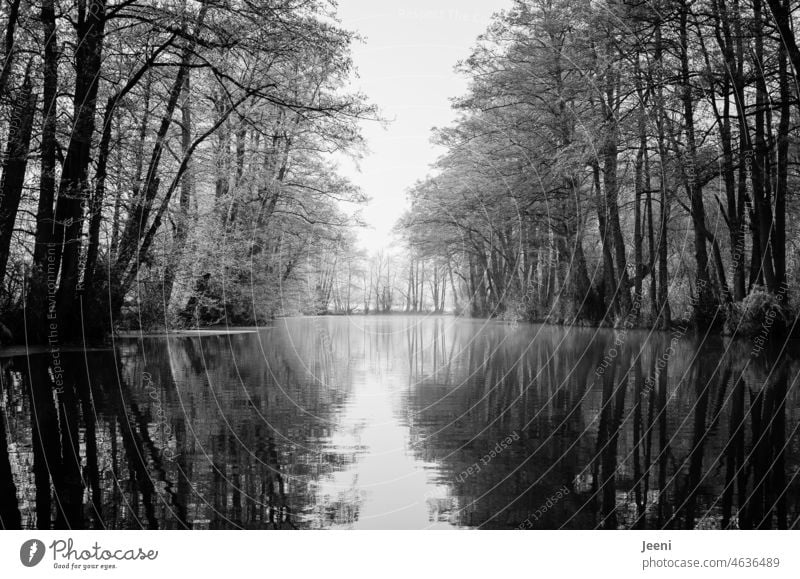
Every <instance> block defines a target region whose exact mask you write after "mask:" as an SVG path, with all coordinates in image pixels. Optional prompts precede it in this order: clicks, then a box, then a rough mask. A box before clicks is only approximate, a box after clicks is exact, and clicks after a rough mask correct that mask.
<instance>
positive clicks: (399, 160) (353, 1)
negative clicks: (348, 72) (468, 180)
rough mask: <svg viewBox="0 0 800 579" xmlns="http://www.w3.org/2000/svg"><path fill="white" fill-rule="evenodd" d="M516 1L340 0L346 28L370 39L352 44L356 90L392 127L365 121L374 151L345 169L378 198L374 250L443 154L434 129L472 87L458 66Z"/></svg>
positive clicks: (372, 212)
mask: <svg viewBox="0 0 800 579" xmlns="http://www.w3.org/2000/svg"><path fill="white" fill-rule="evenodd" d="M510 3H511V2H510V0H488V1H487V0H428V1H424V0H399V1H393V2H390V1H387V0H339V17H340V18H341V20H342V25H343V26H344V27H345V28H347V29H350V30H354V31H357V32H359V33H360V34H361V35H362V36H364V37H365V42H364V43H360V44H356V45H354V47H353V60H354V63H355V65H356V68H357V69H358V74H359V78H357V79H355V87H356V88H357V89H358V90H360V91H362V92H364V93H365V94H367V95H368V96H369V98H370V99H371V101H372V102H373V103H375V104H377V105H378V106H379V107H380V109H381V111H382V114H383V116H384V118H387V119H390V120H391V121H392V122H391V123H390V124H389V126H388V128H386V129H383V128H381V127H380V126H379V125H378V124H376V123H364V124H363V129H364V136H365V137H366V139H367V142H368V146H369V148H370V151H371V152H370V154H369V156H368V157H366V158H365V159H364V160H363V161H362V162H361V172H360V173H357V172H356V171H355V170H354V169H353V168H351V167H348V166H343V167H342V168H343V173H344V174H346V175H348V176H349V177H350V178H351V179H352V180H353V181H354V182H355V183H356V184H358V185H360V186H361V188H362V189H363V190H364V192H365V193H366V194H367V195H369V196H370V197H372V201H371V203H370V204H369V206H368V207H366V208H365V209H364V210H363V212H362V213H363V215H364V218H365V220H366V221H367V222H368V223H369V224H370V226H371V229H370V230H368V231H365V232H363V233H362V234H361V238H362V242H363V243H364V245H365V246H366V247H368V248H369V249H377V248H379V247H383V246H386V245H388V244H389V243H390V237H389V230H390V229H391V228H392V225H393V224H394V223H395V221H396V220H397V218H398V217H399V216H400V215H401V214H402V212H403V211H404V210H405V208H406V196H405V191H406V189H407V188H408V187H410V186H411V185H413V184H414V182H415V181H416V180H418V179H421V178H422V177H424V176H425V174H426V173H427V172H428V165H429V164H430V163H431V162H432V161H434V160H435V159H436V157H437V156H438V155H439V154H440V153H441V150H439V149H437V148H436V147H434V146H433V145H431V143H430V136H431V131H430V130H431V128H432V127H434V126H445V125H447V124H448V123H449V122H450V121H451V120H452V119H453V113H452V111H451V110H450V101H449V99H450V98H451V97H454V96H459V95H461V94H463V93H464V91H465V89H466V80H465V79H464V78H463V77H461V76H460V75H457V74H456V73H455V72H454V70H453V67H454V65H455V64H456V63H457V62H458V61H459V60H461V59H464V58H466V57H467V56H469V54H470V50H471V48H472V46H473V44H474V42H475V39H476V38H477V36H478V35H479V34H481V33H482V32H484V30H485V29H486V27H487V26H488V24H489V21H490V18H491V15H492V13H494V12H496V11H498V10H500V9H503V8H507V7H508V6H509V5H510ZM345 165H346V164H345Z"/></svg>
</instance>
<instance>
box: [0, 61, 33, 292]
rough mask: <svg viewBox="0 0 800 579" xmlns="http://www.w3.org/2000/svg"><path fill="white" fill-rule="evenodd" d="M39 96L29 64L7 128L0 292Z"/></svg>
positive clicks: (0, 200) (0, 205) (0, 186)
mask: <svg viewBox="0 0 800 579" xmlns="http://www.w3.org/2000/svg"><path fill="white" fill-rule="evenodd" d="M36 98H37V96H36V95H35V94H34V92H33V83H32V82H31V75H30V65H29V66H28V70H26V71H25V79H24V80H23V82H22V86H21V87H20V89H19V91H18V93H17V95H16V98H15V101H14V106H13V108H12V111H11V118H12V119H13V120H12V122H11V126H10V129H9V132H8V143H7V144H6V151H5V163H4V164H3V176H2V178H0V292H2V291H3V285H2V281H3V279H5V274H6V265H7V264H8V257H9V252H10V251H11V238H12V237H13V236H14V223H15V221H16V219H17V210H18V209H19V202H20V200H21V198H22V186H23V184H24V181H25V169H26V167H27V165H28V150H29V148H30V143H31V131H32V128H33V115H34V113H35V112H36Z"/></svg>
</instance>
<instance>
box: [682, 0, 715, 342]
mask: <svg viewBox="0 0 800 579" xmlns="http://www.w3.org/2000/svg"><path fill="white" fill-rule="evenodd" d="M688 21H689V4H688V2H687V0H683V2H682V3H681V7H680V28H679V31H680V61H681V77H680V79H681V80H680V82H681V86H680V89H681V101H682V104H683V114H684V123H685V131H686V148H687V157H688V169H687V171H686V173H687V175H686V177H687V184H686V189H687V192H688V194H689V200H690V203H691V214H692V215H691V216H692V223H693V225H694V245H695V262H696V265H697V270H696V291H697V295H696V296H695V300H696V301H695V305H694V314H693V316H694V321H695V323H696V324H697V325H698V326H700V327H706V326H707V325H708V324H709V323H711V320H712V318H713V315H714V312H713V309H714V303H713V297H712V292H711V287H710V278H709V274H708V248H707V246H706V236H705V230H706V227H705V219H706V217H705V206H704V204H703V189H702V185H701V184H700V181H699V179H698V175H697V171H698V166H697V142H696V140H695V125H694V102H693V97H692V85H691V76H690V73H689V25H688Z"/></svg>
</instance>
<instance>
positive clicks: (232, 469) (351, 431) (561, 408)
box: [0, 316, 800, 529]
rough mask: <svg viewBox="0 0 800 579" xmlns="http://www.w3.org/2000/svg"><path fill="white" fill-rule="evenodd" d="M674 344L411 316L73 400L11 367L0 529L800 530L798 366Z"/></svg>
mask: <svg viewBox="0 0 800 579" xmlns="http://www.w3.org/2000/svg"><path fill="white" fill-rule="evenodd" d="M670 340H671V336H669V335H649V336H648V335H647V334H644V333H638V332H633V331H629V332H627V333H626V334H625V335H624V336H623V339H620V335H619V334H615V333H614V332H612V331H608V330H600V331H598V330H589V329H578V328H573V329H569V330H568V329H564V328H553V327H543V326H518V327H512V326H508V325H503V324H499V323H495V322H490V323H486V322H483V321H477V320H456V319H451V318H426V319H423V318H406V317H399V316H398V317H369V318H360V317H359V318H349V319H348V318H324V319H317V320H309V319H296V320H286V321H283V322H280V323H278V324H277V325H276V327H275V328H272V329H268V330H264V331H261V332H259V333H242V334H230V335H222V336H206V337H202V338H199V337H183V338H170V339H166V338H146V339H141V340H123V341H120V342H118V343H117V344H116V346H115V348H114V349H109V350H90V351H85V352H84V351H73V352H62V354H61V366H62V370H63V376H62V375H58V376H56V375H55V374H54V372H53V367H52V359H51V357H50V355H49V354H47V353H42V354H31V355H29V356H23V355H19V356H7V357H4V358H0V364H2V396H1V397H0V423H2V425H3V429H2V430H0V496H1V497H2V500H0V524H2V527H3V528H40V529H48V528H76V529H79V528H151V529H156V528H165V529H191V528H217V529H227V528H259V529H265V528H266V529H292V528H301V529H302V528H327V527H341V526H344V527H356V526H364V525H371V526H379V527H380V526H382V525H385V526H393V525H401V526H410V527H418V528H424V527H431V526H467V527H480V528H517V527H520V526H521V525H524V524H525V522H526V521H528V526H529V527H532V528H549V529H554V528H580V529H600V528H602V529H615V528H639V529H644V528H689V529H691V528H741V529H751V528H778V529H787V528H795V527H796V526H798V491H799V490H800V488H798V482H797V481H796V476H797V472H798V467H799V466H800V465H799V464H798V459H799V458H800V457H799V456H798V453H800V445H798V432H797V430H798V424H799V423H800V404H798V396H797V388H796V387H795V386H796V381H797V377H798V364H797V361H796V360H794V359H790V358H788V357H786V356H785V355H784V357H783V358H782V359H777V358H775V357H770V356H769V354H768V353H764V354H762V355H761V357H757V358H754V357H752V356H751V355H750V349H749V347H748V346H747V344H744V343H739V342H732V341H730V340H722V339H716V340H708V341H706V342H705V343H703V344H699V343H697V342H696V341H694V340H692V339H690V338H688V337H685V338H682V339H681V340H678V341H670ZM612 351H613V355H609V352H612ZM609 360H610V362H609ZM599 368H601V369H602V370H598V369H599ZM57 379H58V380H59V382H62V383H61V384H60V385H59V386H57V385H56V382H55V380H57ZM504 441H505V442H504ZM382 474H383V475H384V476H385V478H386V480H381V479H380V477H381V475H382ZM564 488H566V489H568V490H569V492H568V493H563V492H562V493H558V491H559V489H564ZM390 512H391V513H395V515H393V516H391V517H390V516H389V513H390ZM398 512H399V513H402V517H400V518H398V517H397V516H396V513H398Z"/></svg>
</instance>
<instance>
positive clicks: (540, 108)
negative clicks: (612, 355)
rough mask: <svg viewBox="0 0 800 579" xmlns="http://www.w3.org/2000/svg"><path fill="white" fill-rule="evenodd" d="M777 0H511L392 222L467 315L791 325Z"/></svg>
mask: <svg viewBox="0 0 800 579" xmlns="http://www.w3.org/2000/svg"><path fill="white" fill-rule="evenodd" d="M796 13H797V6H793V5H792V4H791V3H790V2H789V1H788V0H768V1H767V2H763V1H762V0H752V1H751V0H694V1H692V0H654V1H651V2H630V1H622V2H619V1H613V0H611V1H601V2H589V1H583V0H577V1H576V0H518V1H516V2H514V7H513V9H511V10H509V11H507V12H504V13H501V14H499V15H497V16H496V17H495V18H494V19H493V21H492V23H491V25H490V26H489V28H488V30H487V31H486V32H485V34H483V35H482V36H481V38H480V39H479V40H478V43H477V46H476V47H475V48H474V50H473V51H472V54H471V56H470V57H469V58H467V59H466V60H464V61H463V62H461V63H460V65H459V66H460V69H461V71H462V72H463V73H464V74H466V75H467V76H468V78H469V79H470V86H469V90H468V92H467V94H465V95H463V96H461V97H460V98H458V99H456V100H455V101H454V107H455V108H456V109H457V111H458V120H457V122H456V123H455V124H454V125H452V126H449V127H445V128H440V129H438V130H436V131H435V135H434V139H435V142H436V143H438V144H439V145H441V146H443V147H444V148H445V150H446V153H445V154H444V155H443V156H442V157H441V158H440V159H439V161H438V163H437V164H436V166H435V167H434V171H433V172H432V174H431V175H430V176H429V177H428V178H427V179H425V180H423V181H421V182H419V183H417V184H416V185H415V186H414V187H413V189H412V191H411V192H410V193H411V204H412V208H411V210H410V211H409V213H408V214H407V215H406V216H405V217H404V219H403V223H402V226H401V231H402V233H403V235H404V237H405V239H406V241H407V244H408V246H409V247H410V248H411V249H412V252H413V255H414V256H416V258H417V259H419V260H422V261H423V262H425V263H428V264H429V269H431V268H433V269H439V270H442V271H446V272H447V274H448V277H450V276H454V277H455V280H456V281H455V283H453V284H452V289H453V291H454V292H456V296H454V297H456V298H458V297H459V296H460V297H461V308H464V309H466V310H467V311H468V312H470V313H472V314H473V315H487V314H491V315H500V316H504V317H507V318H512V319H517V318H529V319H530V318H532V319H547V320H551V321H555V322H563V323H573V322H577V323H602V324H607V325H642V326H655V327H660V328H667V327H670V325H671V324H673V323H674V321H677V320H681V321H688V320H691V321H692V322H694V324H695V325H696V326H697V327H699V328H713V329H723V328H725V327H727V329H728V330H729V331H730V332H731V333H734V332H741V333H754V332H755V333H758V332H759V331H761V329H762V326H763V325H765V324H766V325H769V326H770V327H771V329H772V330H778V329H783V330H786V329H787V328H788V327H790V326H792V325H793V323H794V319H795V316H794V313H793V312H794V311H795V310H794V308H793V306H792V303H793V298H794V296H793V295H792V294H793V292H792V291H791V290H792V289H793V288H795V287H796V283H797V275H798V273H800V271H799V270H798V267H800V263H799V262H798V248H797V245H796V243H795V240H796V239H797V225H796V223H795V222H794V220H793V219H792V216H793V215H797V214H798V207H797V199H796V196H795V195H794V194H793V191H794V190H795V189H796V187H797V185H798V182H799V181H798V172H797V165H796V157H797V155H796V151H797V137H798V134H799V133H798V130H797V118H798V114H797V113H798V105H799V104H800V103H799V102H798V99H797V95H798V84H797V78H798V74H800V51H799V50H798V47H797V43H796V39H795V35H794V26H793V22H794V20H795V18H796V16H795V15H796Z"/></svg>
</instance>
